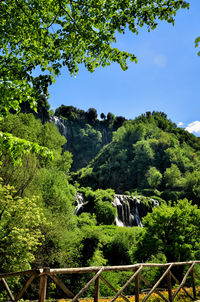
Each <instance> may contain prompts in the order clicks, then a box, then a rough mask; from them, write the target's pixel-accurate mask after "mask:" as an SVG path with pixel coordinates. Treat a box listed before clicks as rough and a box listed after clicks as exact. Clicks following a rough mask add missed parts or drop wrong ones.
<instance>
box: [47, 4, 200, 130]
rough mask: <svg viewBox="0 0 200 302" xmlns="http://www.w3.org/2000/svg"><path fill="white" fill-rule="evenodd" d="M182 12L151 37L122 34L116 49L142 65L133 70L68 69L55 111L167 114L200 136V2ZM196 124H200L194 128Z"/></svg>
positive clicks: (54, 96) (58, 86)
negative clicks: (62, 108)
mask: <svg viewBox="0 0 200 302" xmlns="http://www.w3.org/2000/svg"><path fill="white" fill-rule="evenodd" d="M189 2H190V10H181V11H179V12H178V13H177V16H176V22H175V26H172V25H171V24H168V23H166V22H160V23H159V25H158V27H157V29H156V30H154V31H151V32H150V33H149V32H148V31H147V30H146V29H145V28H142V29H141V30H140V31H139V35H134V34H132V33H129V32H127V33H126V34H125V35H119V36H118V41H117V43H116V45H115V46H116V47H118V48H119V49H121V50H127V51H129V52H132V53H134V54H135V55H136V56H137V58H138V63H137V64H135V63H129V64H128V65H129V68H128V70H127V71H122V70H121V69H120V66H119V65H117V64H112V65H110V66H109V67H105V68H99V69H97V70H96V71H95V72H94V73H89V72H88V71H87V70H85V69H84V67H80V71H79V73H78V75H77V76H76V78H74V77H71V76H70V74H69V73H68V71H67V70H65V69H63V72H62V75H61V76H59V77H58V78H57V80H56V83H55V84H54V85H52V86H51V87H50V90H49V92H50V98H49V103H50V105H51V108H52V109H54V110H55V109H56V108H57V107H59V106H60V105H61V104H64V105H67V106H68V105H73V106H75V107H77V108H79V109H84V110H88V108H91V107H93V108H96V109H97V112H98V114H99V115H100V114H101V112H104V113H105V114H107V113H108V112H112V113H113V114H115V115H122V116H125V117H126V118H127V119H133V118H135V117H136V116H138V115H140V114H142V113H145V112H146V111H153V110H156V111H164V112H165V113H166V114H167V115H168V118H170V119H171V120H172V121H173V122H175V123H177V124H178V123H182V124H181V125H182V127H185V128H186V129H187V130H188V131H190V132H193V133H194V134H196V135H200V113H199V111H200V102H199V96H200V57H198V56H197V52H198V49H197V48H195V47H194V41H195V38H197V37H198V36H200V0H190V1H189ZM194 122H195V123H194Z"/></svg>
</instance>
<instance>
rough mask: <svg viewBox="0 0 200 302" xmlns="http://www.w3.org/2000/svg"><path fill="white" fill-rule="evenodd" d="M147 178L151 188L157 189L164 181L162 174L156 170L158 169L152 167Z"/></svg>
mask: <svg viewBox="0 0 200 302" xmlns="http://www.w3.org/2000/svg"><path fill="white" fill-rule="evenodd" d="M146 177H147V182H148V185H149V187H150V188H157V187H158V186H159V184H160V183H161V180H162V174H161V173H160V172H159V171H158V170H157V169H156V167H151V168H150V169H149V170H148V172H147V174H146Z"/></svg>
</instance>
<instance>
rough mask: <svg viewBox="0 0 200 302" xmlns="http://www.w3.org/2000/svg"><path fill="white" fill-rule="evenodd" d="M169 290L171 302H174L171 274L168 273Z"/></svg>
mask: <svg viewBox="0 0 200 302" xmlns="http://www.w3.org/2000/svg"><path fill="white" fill-rule="evenodd" d="M167 288H168V297H169V302H172V301H173V300H172V283H171V272H170V271H169V272H168V273H167Z"/></svg>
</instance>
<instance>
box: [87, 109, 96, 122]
mask: <svg viewBox="0 0 200 302" xmlns="http://www.w3.org/2000/svg"><path fill="white" fill-rule="evenodd" d="M86 116H87V118H88V120H89V121H90V122H94V121H95V120H96V119H97V110H96V109H95V108H89V109H88V111H87V112H86Z"/></svg>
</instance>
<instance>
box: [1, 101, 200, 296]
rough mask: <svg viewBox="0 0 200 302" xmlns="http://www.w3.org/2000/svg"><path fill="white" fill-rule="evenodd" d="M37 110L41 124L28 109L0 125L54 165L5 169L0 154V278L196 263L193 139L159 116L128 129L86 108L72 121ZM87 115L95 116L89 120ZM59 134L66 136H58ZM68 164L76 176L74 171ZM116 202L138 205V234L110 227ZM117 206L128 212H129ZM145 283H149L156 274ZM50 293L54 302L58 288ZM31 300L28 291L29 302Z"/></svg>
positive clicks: (198, 147)
mask: <svg viewBox="0 0 200 302" xmlns="http://www.w3.org/2000/svg"><path fill="white" fill-rule="evenodd" d="M40 105H41V104H40ZM43 105H44V104H43ZM46 105H47V104H46ZM42 108H43V109H41V108H38V112H42V111H43V113H45V116H46V119H45V120H43V123H42V119H41V115H38V114H33V113H31V112H30V110H27V108H26V110H27V111H28V113H25V109H24V108H23V106H22V112H24V113H20V114H16V113H10V114H8V116H7V117H5V118H2V119H1V121H0V131H2V132H3V133H5V132H6V133H7V135H9V134H10V135H13V136H15V137H18V138H19V140H27V139H29V140H30V141H31V142H32V143H33V144H38V145H40V146H43V147H44V148H48V149H49V150H51V151H52V152H53V156H54V159H53V160H52V159H51V158H48V157H47V158H46V157H44V156H42V155H41V154H40V153H39V154H37V153H34V152H33V153H29V152H28V153H24V154H23V155H22V156H21V158H20V161H13V158H12V157H11V156H10V150H9V146H8V145H7V146H5V148H4V149H3V151H2V153H1V158H0V161H1V169H0V174H1V175H0V179H1V184H0V196H1V208H0V218H1V219H0V228H1V232H0V234H1V235H0V236H1V246H0V249H1V253H0V255H1V256H0V265H1V271H2V272H8V271H18V270H26V269H30V268H34V267H44V266H49V267H52V268H53V267H84V266H95V265H120V264H133V263H138V262H139V263H140V262H163V263H165V262H171V261H186V260H193V259H198V257H199V251H200V247H199V241H198V240H197V238H198V236H199V235H200V230H199V224H200V210H199V192H200V190H199V188H200V168H199V156H200V141H199V139H198V138H197V137H195V136H194V135H192V134H190V133H188V132H186V131H185V130H184V129H182V128H179V127H177V126H176V124H174V123H173V122H171V121H170V120H169V119H167V116H166V114H164V113H163V112H152V113H150V112H147V113H145V114H143V115H141V116H139V117H137V118H135V119H134V120H126V119H125V118H123V117H120V118H119V117H115V116H114V115H112V114H111V113H110V114H109V115H108V116H107V117H106V116H105V117H104V116H103V115H102V114H101V119H100V120H99V119H98V118H97V113H96V111H95V110H94V108H93V109H92V110H91V108H90V109H89V110H88V111H87V112H83V111H81V112H80V110H79V109H76V108H74V107H72V106H71V107H70V108H69V106H65V109H66V111H67V112H68V113H67V114H64V113H63V111H62V112H61V108H58V109H57V110H56V111H55V115H54V116H52V112H50V111H49V106H42ZM62 109H64V105H63V106H62ZM91 112H93V113H96V114H93V115H92V114H91V115H89V117H88V114H89V113H91ZM69 113H70V114H69ZM75 113H76V114H75ZM80 115H81V116H80ZM43 116H44V114H43ZM109 116H112V118H109ZM116 120H117V121H116ZM119 120H120V123H119ZM61 126H62V127H61ZM65 127H68V129H69V127H70V131H71V132H70V131H67V133H68V134H66V132H65V131H64V130H65ZM59 129H60V131H61V133H62V132H63V131H64V133H65V134H66V136H67V135H71V140H69V141H68V142H67V140H66V136H64V135H62V134H61V133H60V132H59ZM70 133H71V134H70ZM72 133H73V135H72ZM102 133H104V137H107V138H109V139H108V140H105V139H103V136H102ZM72 137H73V138H72ZM1 140H2V138H1ZM2 142H4V141H3V140H2ZM97 142H98V143H99V144H97ZM4 144H5V143H4ZM86 146H87V147H86ZM94 146H95V148H94ZM16 147H17V146H16ZM10 149H11V147H10ZM82 150H83V152H81V151H82ZM74 158H75V160H76V161H77V162H78V163H79V166H80V167H81V168H79V169H78V168H77V166H76V165H74V166H73V160H74ZM77 194H82V196H83V198H84V207H82V211H77V205H78V204H77V199H76V196H77ZM117 194H118V195H117ZM116 196H129V198H130V199H132V200H134V198H136V199H138V198H139V200H140V206H139V205H138V209H139V215H140V216H141V217H140V219H141V225H137V224H133V226H132V227H130V226H129V227H127V226H126V225H125V226H124V227H119V226H118V224H117V218H118V219H120V216H119V212H118V208H117V207H116V206H114V204H113V201H114V199H115V197H116ZM152 200H154V201H156V202H157V203H156V204H154V203H152ZM124 203H125V204H126V207H128V208H129V210H130V209H131V203H128V201H126V202H124ZM75 214H76V215H75ZM47 251H48V252H47ZM146 273H147V274H148V278H150V280H154V278H155V277H156V274H158V269H155V270H151V272H149V271H148V272H146ZM127 274H128V273H124V272H122V273H118V274H115V273H112V272H110V273H109V277H108V279H109V280H112V284H114V286H116V287H120V285H121V284H123V281H124V278H126V276H127ZM109 280H108V281H109ZM80 282H84V278H83V277H82V279H81V281H80V280H79V281H76V280H74V279H73V278H71V279H69V280H68V283H69V284H68V285H70V288H72V289H74V290H76V287H77V286H80ZM10 286H11V288H12V286H20V283H19V284H18V285H16V284H15V285H14V284H13V285H12V284H11V285H10ZM49 286H50V289H49V290H50V292H51V295H52V297H54V292H55V291H56V288H55V286H54V285H53V283H52V284H50V285H49ZM35 290H36V289H35V288H31V291H32V296H33V297H34V293H35ZM129 291H131V288H128V289H127V293H128V292H129ZM4 294H5V292H4V291H2V293H1V296H0V297H1V299H2V300H3V299H4V298H3V297H4ZM110 294H111V292H110V290H109V288H106V287H102V288H101V295H103V296H108V295H110ZM29 295H30V293H29ZM87 295H90V291H89V292H87Z"/></svg>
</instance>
